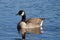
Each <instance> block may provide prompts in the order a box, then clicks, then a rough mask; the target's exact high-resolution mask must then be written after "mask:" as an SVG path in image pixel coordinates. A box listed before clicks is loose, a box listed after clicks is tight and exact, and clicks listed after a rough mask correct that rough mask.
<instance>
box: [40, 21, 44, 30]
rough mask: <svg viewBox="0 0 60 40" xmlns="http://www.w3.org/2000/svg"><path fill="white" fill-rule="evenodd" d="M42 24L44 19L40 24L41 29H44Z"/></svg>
mask: <svg viewBox="0 0 60 40" xmlns="http://www.w3.org/2000/svg"><path fill="white" fill-rule="evenodd" d="M42 24H43V21H41V24H40V26H41V28H40V29H41V30H43V28H42Z"/></svg>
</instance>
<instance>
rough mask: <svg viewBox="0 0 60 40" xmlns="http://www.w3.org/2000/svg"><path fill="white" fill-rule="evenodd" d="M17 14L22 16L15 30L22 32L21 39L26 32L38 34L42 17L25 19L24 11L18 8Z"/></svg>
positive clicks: (40, 31)
mask: <svg viewBox="0 0 60 40" xmlns="http://www.w3.org/2000/svg"><path fill="white" fill-rule="evenodd" d="M17 15H21V16H22V20H21V21H20V22H19V23H18V25H17V30H18V32H19V33H21V34H22V39H25V34H26V33H34V34H40V33H42V29H43V28H42V24H43V20H44V18H30V19H26V15H25V12H24V11H23V10H20V11H19V12H18V14H17Z"/></svg>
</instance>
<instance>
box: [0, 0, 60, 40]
mask: <svg viewBox="0 0 60 40" xmlns="http://www.w3.org/2000/svg"><path fill="white" fill-rule="evenodd" d="M20 9H23V10H25V11H26V15H27V18H33V17H37V18H46V19H45V20H44V23H43V31H44V32H43V34H38V35H37V34H36V35H35V34H27V35H26V40H60V0H0V40H20V39H21V35H19V34H18V32H17V29H16V26H17V23H18V22H19V21H20V20H21V17H19V16H16V14H17V13H18V11H19V10H20Z"/></svg>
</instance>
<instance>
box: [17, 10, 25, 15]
mask: <svg viewBox="0 0 60 40" xmlns="http://www.w3.org/2000/svg"><path fill="white" fill-rule="evenodd" d="M17 15H19V16H24V15H25V11H24V10H20V11H19V12H18V13H17Z"/></svg>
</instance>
